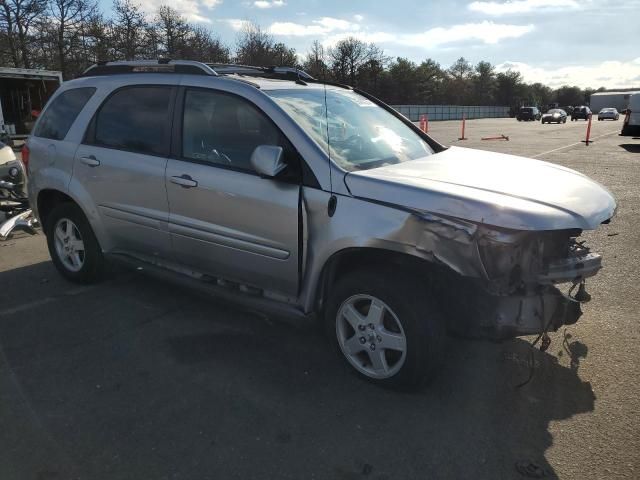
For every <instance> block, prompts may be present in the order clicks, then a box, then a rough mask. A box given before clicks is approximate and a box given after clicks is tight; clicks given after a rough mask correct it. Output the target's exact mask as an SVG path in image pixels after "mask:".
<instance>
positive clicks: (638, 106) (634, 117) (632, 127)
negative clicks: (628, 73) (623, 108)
mask: <svg viewBox="0 0 640 480" xmlns="http://www.w3.org/2000/svg"><path fill="white" fill-rule="evenodd" d="M620 135H624V136H625V137H626V136H637V137H640V93H635V94H633V95H631V98H630V99H629V108H627V113H626V114H625V116H624V123H623V124H622V132H620Z"/></svg>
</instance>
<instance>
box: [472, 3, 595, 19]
mask: <svg viewBox="0 0 640 480" xmlns="http://www.w3.org/2000/svg"><path fill="white" fill-rule="evenodd" d="M583 1H584V0H583ZM577 8H580V3H579V2H577V1H576V0H508V1H506V2H478V1H476V2H471V3H470V4H469V10H472V11H474V12H480V13H484V14H486V15H495V16H498V15H508V14H516V13H529V12H533V11H536V10H540V11H548V10H565V9H577Z"/></svg>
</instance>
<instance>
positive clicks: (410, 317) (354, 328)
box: [325, 270, 445, 390]
mask: <svg viewBox="0 0 640 480" xmlns="http://www.w3.org/2000/svg"><path fill="white" fill-rule="evenodd" d="M325 324H326V329H327V333H328V334H329V336H330V338H333V341H335V342H336V345H337V347H338V351H339V353H340V355H341V356H342V357H343V358H344V359H345V360H346V361H347V363H348V364H349V365H350V366H351V368H352V369H353V370H354V371H355V372H357V374H358V375H359V376H361V377H363V378H365V379H367V380H369V381H371V382H373V383H376V384H379V385H381V386H384V387H390V388H395V389H402V390H407V389H409V390H413V389H416V388H419V387H420V386H422V385H424V384H425V383H426V382H428V381H429V380H430V379H431V378H433V376H434V374H435V373H436V371H437V370H438V367H439V366H440V364H441V357H442V351H443V347H444V340H445V328H444V322H443V318H442V315H441V313H440V311H439V310H438V309H437V307H436V304H435V301H434V300H433V299H432V298H431V296H430V295H429V292H428V286H427V285H425V284H424V282H422V281H420V279H417V278H415V279H413V280H410V279H408V278H406V279H400V280H394V281H393V282H389V281H388V278H386V277H385V276H383V275H382V274H380V273H378V272H376V271H373V270H366V271H361V272H354V273H352V274H349V275H346V276H345V277H343V278H341V279H340V280H339V281H338V282H337V284H336V285H335V287H334V288H333V291H332V292H331V293H330V296H329V299H328V302H327V306H326V309H325Z"/></svg>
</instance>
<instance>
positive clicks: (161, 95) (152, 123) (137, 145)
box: [94, 86, 171, 155]
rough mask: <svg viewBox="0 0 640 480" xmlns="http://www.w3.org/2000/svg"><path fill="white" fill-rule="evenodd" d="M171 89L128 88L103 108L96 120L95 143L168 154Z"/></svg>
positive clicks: (107, 102) (135, 150) (112, 97)
mask: <svg viewBox="0 0 640 480" xmlns="http://www.w3.org/2000/svg"><path fill="white" fill-rule="evenodd" d="M170 99H171V87H163V86H150V87H146V86H145V87H139V86H136V87H128V88H124V89H122V90H118V91H117V92H116V93H114V94H113V95H111V96H110V97H109V98H108V99H107V100H106V101H105V102H104V104H103V105H102V107H101V108H100V110H99V111H98V114H97V115H96V118H95V138H94V143H95V144H96V145H99V146H101V147H108V148H116V149H119V150H128V151H132V152H139V153H148V154H151V155H164V154H167V150H168V149H167V146H168V137H169V132H170V129H169V125H170V116H169V105H170Z"/></svg>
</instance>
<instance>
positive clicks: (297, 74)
mask: <svg viewBox="0 0 640 480" xmlns="http://www.w3.org/2000/svg"><path fill="white" fill-rule="evenodd" d="M207 65H208V66H210V67H211V68H212V69H213V70H215V71H216V73H218V75H247V76H253V77H265V78H282V79H290V80H302V81H304V80H315V78H313V77H312V76H311V75H309V74H308V73H307V72H305V71H304V70H300V69H299V68H295V67H277V66H275V65H273V66H269V67H256V66H253V65H240V64H234V63H207Z"/></svg>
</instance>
